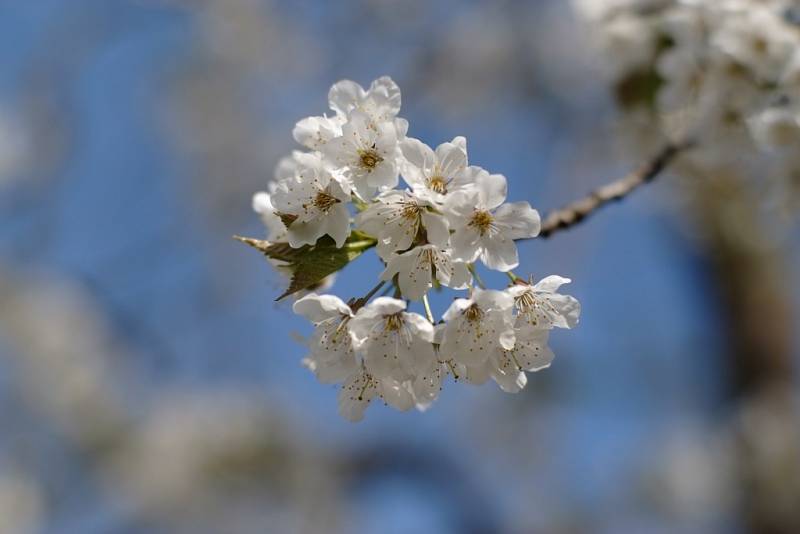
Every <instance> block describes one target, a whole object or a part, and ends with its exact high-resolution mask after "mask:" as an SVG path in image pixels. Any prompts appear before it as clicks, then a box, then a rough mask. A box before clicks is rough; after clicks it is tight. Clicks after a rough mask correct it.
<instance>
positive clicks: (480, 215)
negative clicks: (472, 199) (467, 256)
mask: <svg viewBox="0 0 800 534" xmlns="http://www.w3.org/2000/svg"><path fill="white" fill-rule="evenodd" d="M493 220H494V219H493V218H492V214H491V213H489V212H488V211H486V210H478V211H476V212H475V214H474V215H472V219H471V220H470V221H469V225H470V226H474V227H475V228H477V229H478V232H480V234H481V235H483V234H485V233H486V232H487V230H489V228H491V226H492V221H493Z"/></svg>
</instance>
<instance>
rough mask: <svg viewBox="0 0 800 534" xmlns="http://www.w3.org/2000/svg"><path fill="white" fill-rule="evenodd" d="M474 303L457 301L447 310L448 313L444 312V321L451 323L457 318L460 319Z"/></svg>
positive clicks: (468, 300) (469, 300) (463, 300)
mask: <svg viewBox="0 0 800 534" xmlns="http://www.w3.org/2000/svg"><path fill="white" fill-rule="evenodd" d="M472 304H473V301H472V300H471V299H455V300H454V301H453V303H452V304H450V307H449V308H447V311H446V312H444V316H443V319H444V320H445V321H447V322H450V321H452V320H454V319H456V318H457V317H459V316H460V315H461V314H462V313H463V312H464V310H466V309H467V308H469V307H470V306H472Z"/></svg>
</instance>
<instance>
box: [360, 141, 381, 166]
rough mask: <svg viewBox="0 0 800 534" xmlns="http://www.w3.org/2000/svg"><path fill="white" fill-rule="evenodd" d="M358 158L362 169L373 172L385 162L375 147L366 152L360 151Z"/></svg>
mask: <svg viewBox="0 0 800 534" xmlns="http://www.w3.org/2000/svg"><path fill="white" fill-rule="evenodd" d="M358 157H359V163H360V165H361V167H362V168H364V169H367V170H368V171H371V170H373V169H374V168H375V167H377V166H378V164H379V163H380V162H382V161H383V158H382V157H381V155H380V154H378V151H377V150H375V147H374V146H373V147H372V148H368V149H366V150H359V151H358Z"/></svg>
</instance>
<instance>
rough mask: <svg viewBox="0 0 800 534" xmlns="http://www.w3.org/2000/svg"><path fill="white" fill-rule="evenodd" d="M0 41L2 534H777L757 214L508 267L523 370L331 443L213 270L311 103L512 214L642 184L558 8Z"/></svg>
mask: <svg viewBox="0 0 800 534" xmlns="http://www.w3.org/2000/svg"><path fill="white" fill-rule="evenodd" d="M0 36H1V37H0V39H2V42H3V46H2V47H0V533H3V534H6V533H8V534H17V533H26V534H27V533H78V534H83V533H87V534H88V533H120V534H121V533H131V534H138V533H146V534H150V533H153V534H160V533H184V532H185V533H206V532H207V533H232V534H236V533H260V532H268V533H273V532H274V533H284V532H286V533H316V532H332V533H335V532H342V533H374V532H381V533H399V532H416V533H450V532H454V533H455V532H459V533H460V532H474V533H479V532H487V533H488V532H511V533H528V532H557V533H583V532H592V533H594V532H608V533H612V532H613V533H619V532H653V533H660V532H664V533H667V532H698V533H701V532H703V533H705V532H725V533H727V532H767V533H790V532H800V508H798V504H799V503H800V417H798V405H799V404H800V402H799V399H800V397H798V394H797V392H798V389H797V378H796V373H795V372H794V369H795V368H796V366H797V363H798V359H800V353H799V352H798V341H800V340H799V339H798V329H797V328H795V326H796V325H797V324H798V323H797V319H796V315H795V314H794V312H793V309H794V308H796V306H797V304H798V299H800V273H799V272H798V268H797V267H798V261H799V260H800V257H799V256H800V252H799V251H800V247H798V246H797V244H798V235H797V231H796V227H795V226H794V225H792V224H790V223H787V222H786V219H785V217H784V216H781V217H778V216H774V217H773V216H772V212H771V210H770V206H769V205H768V203H766V202H765V201H763V199H761V198H759V196H758V191H757V188H754V191H748V190H736V191H728V190H726V191H719V190H714V191H704V192H703V194H699V193H698V191H697V188H696V187H693V186H691V185H688V186H687V180H686V179H685V178H684V179H683V180H681V179H679V178H678V177H677V176H674V175H669V174H668V175H665V176H663V179H659V180H658V181H657V182H655V183H654V184H653V185H651V186H648V187H647V188H645V189H643V190H641V191H638V192H636V193H635V195H634V197H632V198H630V199H628V200H626V201H625V202H623V203H621V204H619V205H616V206H613V207H611V208H609V209H607V210H605V211H603V212H602V213H599V214H597V215H596V216H595V217H593V218H592V219H590V220H589V221H588V222H587V223H585V224H583V225H581V226H579V227H576V228H575V229H573V230H570V231H568V232H564V233H559V234H556V235H555V236H554V237H553V238H551V239H549V240H534V241H532V242H526V243H525V244H523V245H521V247H520V256H521V267H520V269H518V270H517V273H518V274H533V275H534V276H536V277H537V278H540V277H542V276H545V275H548V274H559V275H563V276H567V277H570V278H572V279H573V280H574V283H573V284H572V285H571V286H569V287H568V291H565V292H567V293H571V294H573V295H575V296H576V297H577V298H578V299H579V300H580V301H581V303H582V305H583V316H582V321H581V324H580V325H579V327H578V328H577V329H576V330H574V331H568V332H567V331H556V332H554V334H553V336H552V337H551V344H552V347H553V349H554V351H555V352H556V355H557V357H556V361H555V362H554V365H553V366H552V367H551V368H550V369H548V370H546V371H543V372H540V373H536V374H534V375H531V376H530V377H529V383H528V387H527V388H526V389H525V390H524V391H523V392H522V393H521V394H519V395H507V394H503V393H502V392H500V390H499V389H498V388H497V387H496V386H494V385H493V384H487V385H486V386H483V387H480V388H476V387H466V386H462V385H456V386H453V385H452V384H450V385H449V387H447V388H445V390H444V392H443V393H444V394H443V395H442V397H441V398H440V400H439V401H438V402H437V404H436V405H435V406H434V407H433V409H431V410H430V411H429V412H427V413H424V414H421V413H416V412H409V413H397V412H395V411H394V410H391V409H387V408H385V407H383V406H377V405H376V406H372V407H371V408H370V409H369V410H368V412H367V417H366V419H365V420H364V421H363V422H362V423H360V424H351V423H348V422H346V421H344V420H343V419H341V418H340V417H339V416H338V415H337V413H336V393H337V391H336V389H335V388H334V387H332V386H323V385H320V384H318V383H317V382H316V380H315V378H314V377H313V375H312V374H311V373H310V372H308V371H307V370H306V369H304V368H302V367H301V365H300V360H301V358H302V357H303V356H304V350H303V347H302V346H301V345H300V344H299V343H298V342H297V341H295V340H294V337H293V336H292V335H291V334H290V333H291V332H298V333H300V334H308V333H309V330H310V329H309V327H308V325H307V324H305V322H304V321H303V320H302V319H300V318H298V317H295V316H294V315H293V314H292V313H291V303H290V302H281V303H275V302H274V298H275V297H276V296H277V295H278V294H279V293H280V292H281V290H282V289H283V284H284V283H285V281H284V280H283V279H282V278H281V276H280V275H279V274H278V273H276V272H275V271H274V270H272V269H271V268H270V267H269V265H268V264H267V263H266V262H265V261H264V260H263V258H261V257H260V256H259V255H258V254H257V253H255V252H254V251H252V250H250V249H248V248H246V247H244V246H243V245H241V244H240V243H236V242H234V241H233V240H232V239H231V236H232V235H233V234H242V235H249V236H254V237H259V236H261V235H263V233H264V230H263V227H262V226H261V223H260V221H259V220H258V217H257V216H256V215H255V214H253V213H252V212H251V208H250V199H251V196H252V193H254V192H255V191H258V190H261V189H264V188H265V186H266V183H267V181H268V180H269V179H270V178H271V176H272V172H273V167H274V165H275V164H276V163H277V161H278V159H279V158H280V157H281V156H283V155H284V154H286V153H287V152H288V151H290V150H291V149H293V148H295V145H294V142H293V140H292V137H291V128H292V126H293V125H294V123H295V121H296V120H298V119H300V118H302V117H304V116H307V115H316V114H321V113H322V112H323V111H325V110H326V108H327V102H326V95H327V90H328V87H329V86H330V85H331V84H332V83H334V82H335V81H337V80H339V79H342V78H350V79H353V80H356V81H358V82H359V83H361V84H362V85H368V84H369V82H370V81H371V80H373V79H374V78H377V77H378V76H381V75H384V74H387V75H390V76H392V77H393V78H394V79H395V80H396V81H397V82H398V84H399V85H400V87H401V89H402V90H403V109H402V111H401V116H403V117H405V118H407V119H409V121H410V123H411V129H410V132H409V134H410V135H412V136H413V137H417V138H420V139H422V140H423V141H425V142H427V143H428V144H430V145H434V146H435V145H436V144H438V143H440V142H443V141H446V140H450V139H452V137H453V136H455V135H465V136H466V137H467V139H468V140H469V156H470V162H471V163H474V164H477V165H481V166H483V167H485V168H487V169H490V170H492V171H493V172H500V173H503V174H505V175H506V176H507V177H508V179H509V190H510V194H509V197H510V198H511V199H512V200H522V199H526V200H529V201H530V202H531V204H533V205H534V207H537V208H538V209H539V210H540V211H541V212H542V213H546V212H548V211H550V210H551V209H553V208H556V207H558V206H560V205H562V204H564V203H566V202H568V201H570V200H573V199H574V198H576V197H578V196H580V195H582V194H584V193H585V192H587V191H589V190H590V189H591V188H593V187H595V186H597V185H599V184H601V183H604V182H606V181H608V180H609V179H612V178H615V177H617V176H619V175H621V174H624V173H625V172H626V171H628V170H630V169H631V168H633V167H634V166H636V165H638V164H639V163H641V162H642V161H644V160H646V159H647V158H648V157H649V156H650V155H651V152H652V150H650V149H649V148H648V147H644V148H642V149H641V150H630V147H631V143H628V142H625V141H624V140H623V138H624V135H620V132H621V130H623V129H624V127H625V125H624V124H622V123H621V121H620V118H619V114H618V112H617V111H616V109H615V105H614V102H613V98H612V96H611V95H610V94H609V89H608V85H607V83H606V82H605V81H604V79H603V73H602V72H601V69H600V68H599V65H598V59H597V56H596V51H595V50H594V49H593V45H592V43H591V42H590V41H589V40H588V39H587V38H586V37H585V32H583V31H581V29H580V27H579V26H578V25H577V22H576V20H575V17H574V15H573V14H572V12H571V11H570V7H569V4H568V3H567V2H563V1H562V0H552V1H547V0H540V1H530V2H523V1H515V0H503V1H497V2H490V3H489V2H471V1H440V2H429V1H424V0H407V1H404V2H399V1H393V0H342V1H337V2H326V1H324V0H317V1H313V0H297V1H292V2H289V1H278V0H34V1H24V0H0ZM655 147H656V145H653V148H655ZM690 183H691V182H690ZM762 206H763V208H762ZM743 223H744V224H743ZM379 270H380V265H379V263H378V260H377V259H376V257H375V256H374V255H372V254H369V255H365V256H364V257H362V258H360V259H359V260H358V261H357V262H355V263H354V264H352V265H350V266H348V268H347V269H346V270H345V271H343V272H342V273H340V275H339V277H338V280H337V285H336V288H335V292H336V293H337V294H339V295H341V296H342V297H344V298H348V297H349V296H355V295H361V294H363V293H364V292H365V290H366V289H367V288H366V287H364V284H363V280H364V277H372V276H374V274H376V273H377V272H379ZM490 281H493V282H494V285H500V284H502V283H503V281H502V279H501V278H497V279H492V280H490ZM370 285H371V284H370ZM565 289H566V288H565ZM435 306H436V307H437V309H438V312H441V311H442V310H443V309H444V306H446V300H443V299H440V300H439V301H437V302H435Z"/></svg>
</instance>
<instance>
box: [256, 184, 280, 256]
mask: <svg viewBox="0 0 800 534" xmlns="http://www.w3.org/2000/svg"><path fill="white" fill-rule="evenodd" d="M269 185H270V190H271V191H270V192H269V193H268V192H266V191H259V192H258V193H256V194H254V195H253V211H255V212H256V213H258V215H259V217H261V222H262V223H264V227H265V228H266V229H267V241H278V240H280V239H283V238H284V237H286V226H284V224H283V222H282V221H281V218H280V216H279V215H278V212H277V210H276V209H275V207H274V206H273V205H272V195H273V194H274V192H275V188H276V187H277V185H278V184H276V183H275V182H270V184H269Z"/></svg>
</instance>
